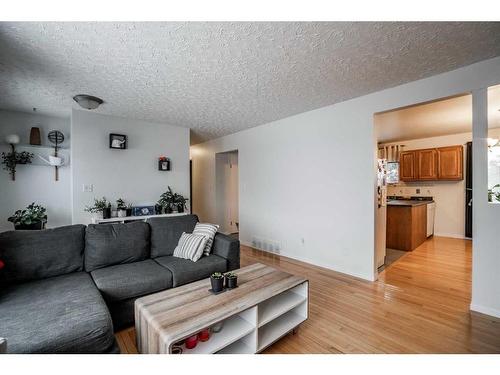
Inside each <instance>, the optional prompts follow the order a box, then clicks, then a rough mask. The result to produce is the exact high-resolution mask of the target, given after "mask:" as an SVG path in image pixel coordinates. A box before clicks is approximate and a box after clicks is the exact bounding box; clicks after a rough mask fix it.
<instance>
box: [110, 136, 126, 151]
mask: <svg viewBox="0 0 500 375" xmlns="http://www.w3.org/2000/svg"><path fill="white" fill-rule="evenodd" d="M109 148H114V149H117V150H125V149H126V148H127V136H126V135H125V134H110V135H109Z"/></svg>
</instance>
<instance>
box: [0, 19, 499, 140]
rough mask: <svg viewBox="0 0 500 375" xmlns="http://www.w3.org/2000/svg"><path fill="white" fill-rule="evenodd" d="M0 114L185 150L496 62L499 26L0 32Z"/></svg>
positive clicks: (192, 26)
mask: <svg viewBox="0 0 500 375" xmlns="http://www.w3.org/2000/svg"><path fill="white" fill-rule="evenodd" d="M0 53H1V57H0V87H1V90H2V92H1V94H0V108H3V109H9V110H15V111H31V109H32V108H33V107H37V108H38V112H39V113H42V114H50V115H55V116H69V114H70V112H71V108H72V107H74V108H77V107H76V104H75V103H74V102H73V101H72V99H71V98H72V96H73V95H75V94H80V93H84V94H90V95H95V96H99V97H101V98H103V99H104V101H105V104H104V105H102V106H101V107H100V108H99V109H98V110H97V112H99V113H103V114H111V115H117V116H123V117H130V118H138V119H144V120H150V121H156V122H165V123H169V124H172V125H178V126H184V127H189V128H192V129H193V134H194V142H198V141H201V140H207V139H211V138H215V137H219V136H222V135H226V134H230V133H234V132H236V131H239V130H242V129H246V128H250V127H253V126H257V125H260V124H263V123H266V122H270V121H273V120H277V119H280V118H284V117H287V116H291V115H293V114H297V113H300V112H304V111H308V110H312V109H315V108H319V107H322V106H325V105H329V104H333V103H336V102H339V101H343V100H346V99H349V98H353V97H357V96H360V95H364V94H367V93H370V92H374V91H378V90H381V89H384V88H388V87H393V86H396V85H399V84H402V83H405V82H409V81H413V80H416V79H419V78H423V77H427V76H431V75H435V74H438V73H441V72H444V71H448V70H452V69H455V68H458V67H461V66H465V65H468V64H471V63H474V62H476V61H480V60H484V59H488V58H492V57H495V56H498V55H500V23H435V22H426V23H381V22H375V23H359V22H356V23H353V22H349V23H338V22H328V23H317V22H314V23H295V22H282V23H269V22H262V23H258V22H252V23H172V22H168V23H5V22H4V23H0Z"/></svg>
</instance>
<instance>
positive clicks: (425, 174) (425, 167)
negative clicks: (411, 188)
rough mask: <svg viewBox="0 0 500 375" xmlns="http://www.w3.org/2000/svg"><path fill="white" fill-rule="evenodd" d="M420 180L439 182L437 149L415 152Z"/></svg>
mask: <svg viewBox="0 0 500 375" xmlns="http://www.w3.org/2000/svg"><path fill="white" fill-rule="evenodd" d="M415 155H416V162H417V167H416V168H415V169H416V172H417V179H418V180H431V181H432V180H437V179H438V152H437V151H436V149H434V148H431V149H429V150H417V151H416V152H415Z"/></svg>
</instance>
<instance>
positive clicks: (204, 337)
mask: <svg viewBox="0 0 500 375" xmlns="http://www.w3.org/2000/svg"><path fill="white" fill-rule="evenodd" d="M198 340H200V341H201V342H205V341H208V340H210V330H209V329H208V328H206V329H204V330H202V331H200V332H198Z"/></svg>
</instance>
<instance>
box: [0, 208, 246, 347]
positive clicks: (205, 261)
mask: <svg viewBox="0 0 500 375" xmlns="http://www.w3.org/2000/svg"><path fill="white" fill-rule="evenodd" d="M197 221H198V218H197V216H196V215H185V216H176V217H158V218H151V219H148V220H147V221H146V222H133V223H127V224H101V225H89V226H87V227H86V226H84V225H71V226H65V227H59V228H55V229H46V230H41V231H9V232H4V233H0V259H2V260H3V261H4V262H5V268H4V269H2V270H0V337H4V338H6V339H7V352H8V353H118V352H119V349H118V346H117V344H116V341H115V338H114V334H113V332H114V331H116V330H118V329H121V328H124V327H127V326H131V325H133V323H134V301H135V299H136V298H138V297H141V296H144V295H147V294H151V293H155V292H158V291H160V290H164V289H168V288H172V287H177V286H180V285H183V284H187V283H190V282H193V281H196V280H200V279H203V278H207V277H209V276H210V274H211V273H213V272H226V271H229V270H233V269H236V268H239V265H240V246H239V241H237V240H235V239H233V238H231V237H229V236H226V235H224V234H221V233H217V234H216V236H215V240H214V244H213V249H212V254H211V255H209V256H206V257H202V258H201V259H200V260H199V261H198V262H192V261H190V260H186V259H180V258H176V257H173V256H172V254H173V251H174V248H175V246H176V245H177V242H178V240H179V237H180V236H181V234H182V232H192V230H193V229H194V226H195V224H196V222H197Z"/></svg>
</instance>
